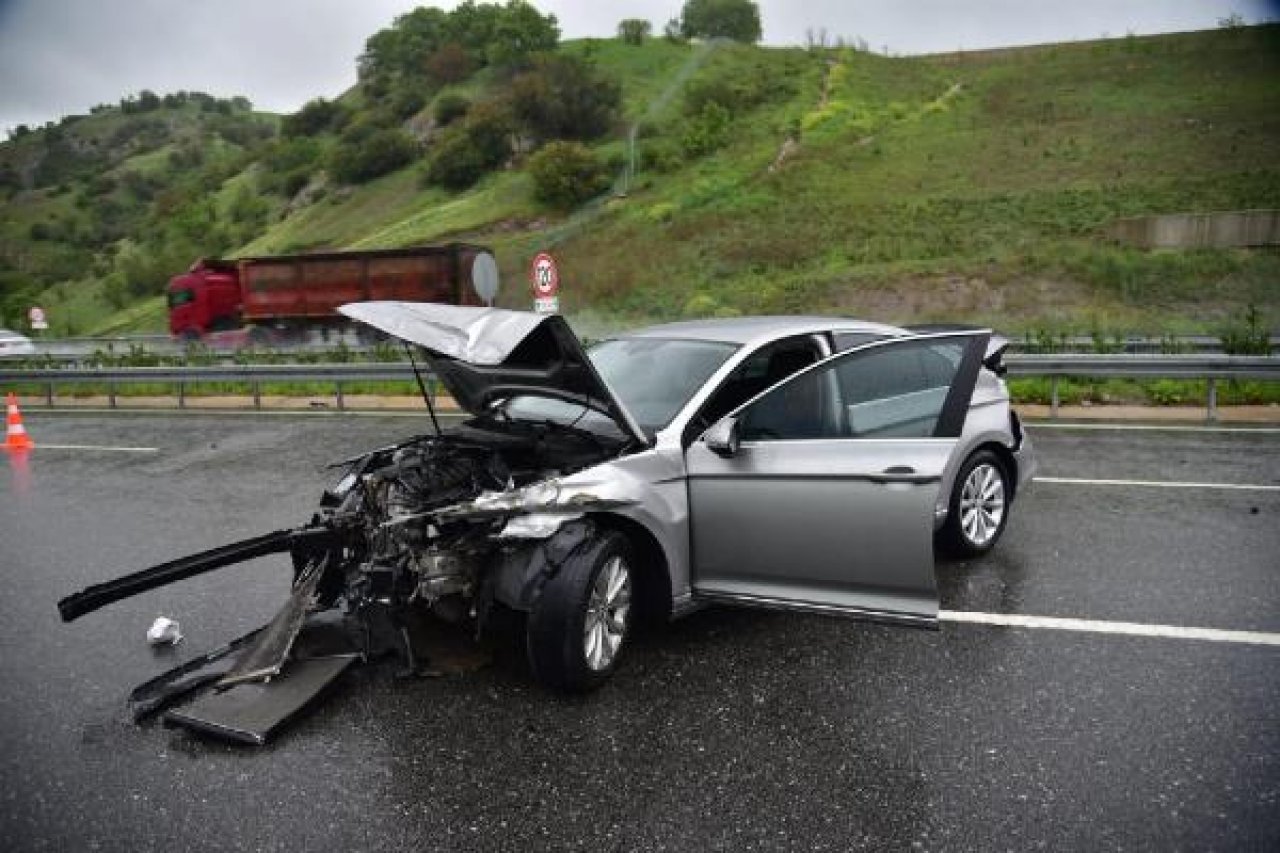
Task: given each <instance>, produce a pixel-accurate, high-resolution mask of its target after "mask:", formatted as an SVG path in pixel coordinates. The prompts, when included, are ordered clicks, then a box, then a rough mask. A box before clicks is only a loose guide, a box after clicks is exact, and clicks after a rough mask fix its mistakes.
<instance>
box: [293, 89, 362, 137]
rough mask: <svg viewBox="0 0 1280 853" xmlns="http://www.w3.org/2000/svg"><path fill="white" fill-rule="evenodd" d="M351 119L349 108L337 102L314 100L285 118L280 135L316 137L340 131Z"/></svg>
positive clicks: (322, 99)
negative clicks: (328, 132) (327, 132)
mask: <svg viewBox="0 0 1280 853" xmlns="http://www.w3.org/2000/svg"><path fill="white" fill-rule="evenodd" d="M348 117H349V115H348V111H347V108H346V107H344V106H343V105H342V104H340V103H338V102H337V101H326V100H325V99H324V98H313V99H311V100H310V101H307V102H306V103H305V104H303V106H302V109H300V110H298V111H297V112H296V113H294V114H293V115H288V116H285V117H284V120H283V121H282V122H280V134H281V135H282V136H285V137H294V136H315V135H316V134H319V133H324V132H326V131H330V130H339V129H340V128H341V127H342V126H343V125H344V124H345V123H346V121H347V118H348Z"/></svg>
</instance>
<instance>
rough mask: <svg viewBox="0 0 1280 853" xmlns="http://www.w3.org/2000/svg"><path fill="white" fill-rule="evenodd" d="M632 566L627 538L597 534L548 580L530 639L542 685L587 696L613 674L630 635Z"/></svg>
mask: <svg viewBox="0 0 1280 853" xmlns="http://www.w3.org/2000/svg"><path fill="white" fill-rule="evenodd" d="M633 566H634V560H633V557H632V551H631V548H630V547H629V545H628V543H627V540H626V538H625V537H624V536H623V535H622V534H621V533H618V532H617V531H611V530H608V531H598V532H597V533H595V534H594V535H593V537H592V538H591V539H590V540H589V541H588V542H587V543H586V544H584V545H583V546H582V547H581V548H579V549H578V550H577V551H575V552H574V553H573V554H571V555H570V556H569V557H568V558H567V559H566V560H565V562H564V564H563V565H562V566H561V567H560V570H559V571H558V572H557V573H556V575H555V576H554V577H552V578H551V579H550V580H549V581H547V585H546V586H545V587H543V590H542V596H541V597H540V598H539V599H538V602H537V604H536V605H535V606H534V609H533V611H532V612H531V613H530V614H529V620H528V628H527V637H526V640H527V643H528V650H529V663H530V666H532V668H533V673H534V676H535V677H536V678H537V679H538V680H539V681H540V682H542V683H543V684H545V685H547V686H548V687H553V688H556V689H559V690H565V691H569V692H583V691H586V690H592V689H594V688H596V687H599V686H600V685H601V684H603V683H604V682H605V681H606V680H607V679H608V677H609V676H610V675H612V674H613V671H614V669H616V668H617V665H618V660H619V658H620V657H621V655H622V652H623V650H624V648H625V646H626V643H627V640H628V639H629V637H630V635H631V626H632V612H631V598H632V591H633V589H634V580H633V576H632V571H633V568H632V567H633Z"/></svg>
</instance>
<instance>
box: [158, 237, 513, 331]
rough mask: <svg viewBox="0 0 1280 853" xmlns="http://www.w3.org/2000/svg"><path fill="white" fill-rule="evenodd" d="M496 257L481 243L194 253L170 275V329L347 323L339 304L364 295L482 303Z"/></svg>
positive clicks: (493, 286) (490, 291)
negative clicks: (241, 254)
mask: <svg viewBox="0 0 1280 853" xmlns="http://www.w3.org/2000/svg"><path fill="white" fill-rule="evenodd" d="M496 290H497V264H496V263H495V262H494V259H493V255H492V254H491V253H490V252H489V250H488V249H486V248H485V247H483V246H476V245H471V244H467V243H449V244H447V245H443V246H417V247H413V248H408V249H380V250H372V251H357V252H320V253H312V254H300V255H279V256H275V257H258V258H236V259H230V260H222V259H218V258H201V259H199V260H197V261H196V262H195V263H194V264H192V265H191V268H190V269H188V270H187V271H186V272H185V273H183V274H182V275H178V276H174V278H172V279H171V280H170V281H169V288H168V298H169V333H170V334H172V335H173V336H174V337H176V338H181V339H184V340H201V339H204V338H205V337H206V336H207V335H209V333H211V332H221V333H233V332H235V331H237V330H239V331H240V332H241V334H243V335H245V337H246V338H247V339H248V340H249V341H255V342H268V341H279V340H289V339H292V338H297V337H300V336H303V335H305V334H307V333H308V332H310V331H311V330H312V329H333V328H338V327H342V326H345V325H346V320H345V318H344V317H343V316H342V315H340V314H339V313H338V312H337V310H336V309H337V307H338V306H339V305H344V304H346V303H349V302H365V301H370V300H403V301H409V302H445V303H449V304H453V305H484V304H486V303H487V302H490V301H492V299H493V296H494V293H496Z"/></svg>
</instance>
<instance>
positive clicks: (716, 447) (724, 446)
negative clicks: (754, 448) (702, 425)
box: [702, 418, 742, 459]
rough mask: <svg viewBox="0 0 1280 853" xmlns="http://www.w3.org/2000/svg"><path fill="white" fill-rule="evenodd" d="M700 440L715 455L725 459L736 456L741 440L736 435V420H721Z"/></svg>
mask: <svg viewBox="0 0 1280 853" xmlns="http://www.w3.org/2000/svg"><path fill="white" fill-rule="evenodd" d="M702 439H703V441H705V442H706V443H707V447H708V448H709V449H710V450H711V452H712V453H714V454H715V455H717V456H722V457H724V458H725V459H729V458H730V457H732V456H736V455H737V454H738V448H739V447H740V446H741V445H742V438H741V437H740V436H739V435H738V419H737V418H721V419H720V420H718V421H716V422H715V423H714V424H712V425H711V429H709V430H707V431H706V432H705V433H704V434H703V436H702Z"/></svg>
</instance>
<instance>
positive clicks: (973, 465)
mask: <svg viewBox="0 0 1280 853" xmlns="http://www.w3.org/2000/svg"><path fill="white" fill-rule="evenodd" d="M1008 521H1009V474H1008V472H1007V471H1006V470H1005V466H1004V463H1002V462H1001V461H1000V458H999V457H998V456H996V454H995V453H993V452H992V451H990V450H979V451H978V452H977V453H974V454H973V455H972V456H970V457H969V458H968V459H966V460H965V462H964V465H962V466H960V471H959V472H958V473H957V474H956V480H955V485H954V486H952V488H951V499H950V502H949V503H948V505H947V521H946V524H944V525H943V527H942V531H941V540H942V541H941V544H942V545H943V547H944V548H945V549H946V550H948V551H950V552H951V553H953V554H957V555H959V556H964V557H976V556H978V555H980V554H985V553H987V552H988V551H990V550H991V549H992V548H994V547H995V545H996V542H998V541H999V540H1000V536H1001V534H1002V533H1004V528H1005V525H1006V524H1007V523H1008Z"/></svg>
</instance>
